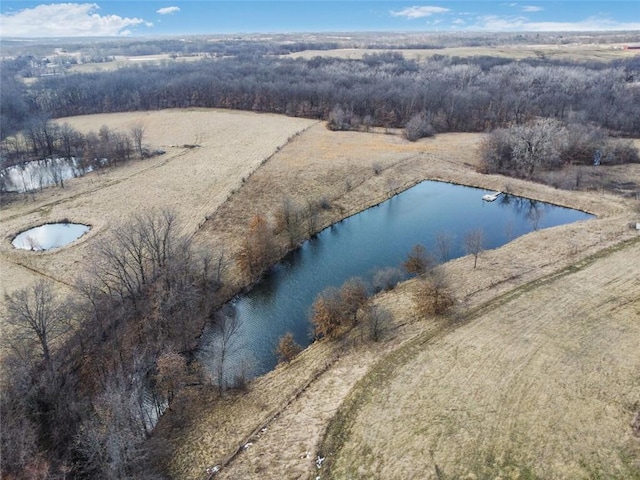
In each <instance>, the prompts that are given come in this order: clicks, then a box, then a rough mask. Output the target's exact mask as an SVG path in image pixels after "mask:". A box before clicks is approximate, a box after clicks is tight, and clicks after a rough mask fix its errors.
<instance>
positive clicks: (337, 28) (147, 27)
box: [0, 0, 640, 38]
mask: <svg viewBox="0 0 640 480" xmlns="http://www.w3.org/2000/svg"><path fill="white" fill-rule="evenodd" d="M616 30H635V31H638V32H639V33H640V2H638V1H637V0H635V1H628V0H608V1H601V0H591V1H590V0H565V1H553V0H537V1H536V0H525V1H522V2H520V1H518V2H515V1H492V0H473V1H469V0H467V1H464V0H460V1H439V2H438V1H428V2H420V1H416V0H408V1H402V0H391V1H368V0H355V1H343V0H322V1H317V0H287V1H274V0H234V1H230V0H227V1H223V0H167V1H156V0H133V1H120V0H96V1H95V2H86V3H85V2H82V3H74V2H52V1H39V2H38V1H22V0H20V1H18V0H2V2H0V37H7V38H9V37H85V36H101V37H104V36H116V37H119V36H158V35H189V34H231V33H299V32H389V31H398V32H415V31H423V32H430V31H431V32H436V31H440V32H456V31H480V32H482V31H484V32H514V31H515V32H517V31H527V32H543V31H616Z"/></svg>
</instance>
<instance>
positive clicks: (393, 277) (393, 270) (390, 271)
mask: <svg viewBox="0 0 640 480" xmlns="http://www.w3.org/2000/svg"><path fill="white" fill-rule="evenodd" d="M404 276H405V274H404V272H403V271H402V270H401V269H400V268H397V267H386V268H380V269H378V270H376V271H375V273H374V274H373V280H372V283H373V289H374V290H375V291H376V292H381V291H383V290H392V289H394V288H395V286H396V285H397V284H398V283H400V282H401V281H402V279H403V278H404Z"/></svg>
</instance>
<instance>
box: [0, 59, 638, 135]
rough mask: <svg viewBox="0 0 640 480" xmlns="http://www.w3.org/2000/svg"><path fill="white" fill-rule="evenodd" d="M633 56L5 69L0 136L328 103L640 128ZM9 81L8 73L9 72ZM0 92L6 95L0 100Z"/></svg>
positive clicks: (352, 119)
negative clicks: (113, 118) (145, 116)
mask: <svg viewBox="0 0 640 480" xmlns="http://www.w3.org/2000/svg"><path fill="white" fill-rule="evenodd" d="M639 72H640V62H638V60H628V61H619V62H617V63H615V64H602V63H589V64H587V63H581V64H578V63H571V62H559V61H544V62H543V61H540V60H522V61H517V62H516V61H510V60H506V59H498V58H489V57H480V58H465V59H462V58H452V57H434V58H431V59H426V60H423V61H421V62H417V61H414V60H407V59H405V58H404V57H403V56H402V55H401V54H399V53H398V52H395V53H389V52H388V53H383V54H371V55H365V56H364V58H363V59H362V60H346V59H338V58H321V57H316V58H313V59H310V60H304V59H290V58H280V57H275V58H274V57H269V56H242V55H241V56H235V57H231V58H221V59H216V60H210V59H205V60H202V61H198V62H182V63H172V64H168V65H140V66H135V67H130V68H122V69H119V70H117V71H113V72H101V73H86V74H72V75H66V76H58V77H48V78H42V79H40V80H38V81H37V82H36V83H34V84H33V85H32V86H30V87H28V88H27V87H25V86H24V85H17V84H16V80H13V81H11V79H8V80H9V84H8V85H7V87H3V90H5V88H7V89H8V90H9V91H10V92H12V93H11V95H10V96H9V95H8V94H7V95H3V107H4V108H3V113H2V114H3V116H5V115H6V118H4V119H3V122H2V123H3V132H2V135H3V137H4V136H6V135H7V134H9V133H11V129H13V130H15V129H16V128H19V127H20V126H21V125H25V124H26V123H28V121H29V120H30V119H31V118H33V117H34V116H35V115H40V114H42V113H43V112H47V113H49V114H51V115H52V116H53V117H63V116H71V115H81V114H92V113H108V112H117V111H135V110H157V109H162V108H187V107H220V108H230V109H239V110H249V111H256V112H271V113H282V114H287V115H291V116H300V117H309V118H321V119H328V118H329V115H330V113H331V112H332V110H334V108H336V106H339V108H340V109H342V111H343V112H345V114H346V115H347V117H348V119H349V121H348V123H349V125H351V124H353V126H354V127H359V126H360V125H362V124H363V123H365V124H371V125H378V126H385V127H404V126H405V125H406V124H407V123H408V122H409V120H410V119H411V118H412V117H413V116H415V115H416V114H420V115H427V116H429V118H430V119H431V125H432V126H433V128H434V129H435V131H438V132H447V131H467V132H469V131H486V130H490V129H493V128H497V127H503V126H506V125H509V124H521V123H525V122H526V121H529V120H532V119H534V118H537V117H545V118H555V119H558V120H560V121H577V122H579V123H585V124H594V125H598V126H601V127H602V128H605V129H608V130H610V131H614V132H618V133H621V134H625V135H637V134H638V132H640V118H639V117H638V115H637V114H636V110H637V107H638V106H639V105H640V89H638V88H636V85H635V83H636V82H637V81H638V79H639V78H640V73H639ZM18 83H19V82H18ZM5 103H6V105H5Z"/></svg>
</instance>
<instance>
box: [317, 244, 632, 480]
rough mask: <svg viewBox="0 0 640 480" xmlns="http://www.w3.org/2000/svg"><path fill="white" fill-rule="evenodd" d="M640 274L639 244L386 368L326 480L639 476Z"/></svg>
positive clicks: (348, 405)
mask: <svg viewBox="0 0 640 480" xmlns="http://www.w3.org/2000/svg"><path fill="white" fill-rule="evenodd" d="M638 265H640V242H638V241H635V242H632V243H631V244H627V245H626V246H625V247H624V248H621V249H616V250H614V251H613V252H611V253H608V254H606V255H605V256H604V257H602V258H597V259H596V260H595V261H591V262H587V263H586V264H584V265H583V266H581V267H578V268H575V267H574V268H569V269H565V270H564V271H562V272H561V273H560V274H554V275H552V276H551V277H548V278H547V279H546V281H542V282H540V281H538V282H534V283H532V284H529V285H525V286H524V287H520V288H519V289H517V290H516V291H515V294H507V295H508V297H506V298H504V299H503V300H504V301H500V300H499V299H498V301H497V302H492V303H491V304H489V307H488V308H486V309H485V310H484V312H483V313H479V316H478V317H477V318H473V319H467V320H471V321H468V322H467V323H464V324H463V325H461V326H459V327H457V328H455V327H454V328H452V329H451V330H450V331H449V332H448V333H445V334H443V335H440V336H436V337H433V334H432V333H428V334H425V335H423V336H422V337H423V338H418V339H417V340H415V341H412V342H411V343H410V344H409V345H408V346H407V347H405V348H403V349H400V350H399V351H397V352H395V353H394V354H392V355H391V356H389V357H387V358H385V359H383V360H382V361H381V362H380V363H379V364H378V366H377V367H375V368H373V369H372V370H371V371H370V373H369V374H368V375H367V376H366V377H365V378H364V379H363V380H362V381H361V382H360V384H359V385H358V386H357V387H356V388H355V389H354V391H353V392H352V394H351V396H350V398H348V399H347V401H346V402H345V403H344V404H343V407H342V408H341V411H340V412H339V413H338V415H337V416H336V417H335V418H334V420H333V423H332V425H331V426H330V429H329V432H330V434H329V436H328V437H327V439H325V443H324V448H325V452H323V453H326V454H327V462H330V463H331V464H332V469H331V472H330V473H331V475H330V476H329V477H327V476H326V473H327V472H325V474H323V475H322V478H323V479H324V478H367V479H371V478H384V479H394V478H397V479H405V478H423V479H428V478H434V479H435V478H437V479H448V478H498V477H501V478H566V479H569V478H620V479H623V478H624V479H629V478H640V439H638V438H637V437H634V436H633V434H632V429H631V421H632V419H633V416H634V413H635V411H637V409H638V405H639V402H640V348H639V346H640V275H639V270H638ZM474 317H475V315H474ZM332 448H333V449H335V450H334V451H331V450H332Z"/></svg>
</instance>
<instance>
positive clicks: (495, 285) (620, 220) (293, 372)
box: [158, 132, 632, 479]
mask: <svg viewBox="0 0 640 480" xmlns="http://www.w3.org/2000/svg"><path fill="white" fill-rule="evenodd" d="M318 133H319V134H321V135H324V132H318ZM344 135H346V136H350V135H351V134H344ZM443 137H444V138H441V139H440V140H441V141H443V143H444V144H445V145H452V144H453V145H455V144H457V143H458V141H459V140H460V139H463V142H464V141H467V140H464V139H470V138H476V139H477V138H481V136H469V135H459V134H450V135H446V136H443ZM432 143H434V139H431V140H427V141H424V142H421V144H422V146H424V147H428V145H429V144H432ZM457 152H458V150H455V151H454V150H445V151H442V150H438V153H437V154H433V153H429V152H425V153H423V154H421V155H412V156H410V157H406V158H405V159H404V160H402V161H400V162H395V163H394V164H393V165H392V166H391V167H389V168H388V169H385V170H384V171H383V172H382V174H381V175H374V176H371V175H368V176H365V178H364V179H363V180H362V181H361V182H359V183H358V186H357V187H355V188H353V189H348V190H346V191H345V190H344V189H341V188H340V187H339V186H337V187H336V186H335V184H334V185H333V186H332V187H330V190H329V191H330V192H334V193H333V194H332V195H331V197H330V200H331V205H332V208H331V210H329V211H326V212H323V216H322V218H321V221H322V229H323V230H324V229H326V228H328V227H330V226H331V225H333V224H336V223H339V222H340V221H341V220H343V219H345V218H348V217H350V216H352V215H355V214H357V213H359V212H360V211H363V210H365V209H366V208H370V207H372V206H375V205H379V204H380V203H382V202H384V201H385V200H387V199H389V198H391V197H393V196H394V195H395V194H398V193H401V192H402V191H404V190H406V189H407V188H410V187H411V186H414V185H416V184H418V183H420V182H422V181H424V180H436V181H442V182H447V183H453V184H459V185H465V186H470V187H476V188H483V189H487V190H494V191H508V192H509V193H512V194H514V195H518V196H523V197H527V198H531V199H535V200H540V201H544V202H548V203H552V204H554V205H558V206H562V207H567V208H573V209H576V210H580V211H583V212H588V213H591V214H594V215H596V217H597V218H596V219H594V220H591V221H590V222H588V223H589V226H588V227H585V226H584V225H583V224H584V223H585V222H579V224H576V225H570V226H563V227H557V228H554V229H550V230H549V231H537V232H533V233H531V234H529V235H526V236H525V237H521V238H519V239H517V240H515V241H514V242H511V244H509V245H506V246H503V247H501V248H499V249H497V250H495V251H488V252H485V256H484V257H483V258H482V259H481V261H480V262H479V268H478V269H477V271H474V270H469V269H468V267H467V266H466V263H467V262H466V259H465V258H464V257H463V258H461V259H457V260H454V261H451V262H448V263H447V264H446V266H445V268H446V269H447V271H449V272H450V274H451V275H454V276H456V278H458V277H460V275H462V274H463V272H464V274H463V276H462V277H460V278H462V279H463V281H462V283H461V284H460V285H459V292H460V293H459V296H458V299H459V301H458V308H460V309H462V310H464V309H467V308H470V307H472V306H473V305H478V304H479V303H481V302H488V301H491V299H492V298H495V297H496V296H497V295H499V294H501V293H504V292H506V291H509V290H511V289H512V288H514V287H516V286H518V285H522V284H523V283H525V282H528V281H531V280H533V279H535V278H539V277H540V276H542V275H545V274H548V273H550V272H553V271H555V270H557V269H558V268H562V266H564V265H567V264H571V263H573V262H576V261H579V259H581V258H585V256H588V255H590V254H593V253H594V252H597V251H599V250H601V249H602V248H605V247H606V246H607V245H611V244H612V243H613V244H615V243H617V242H618V241H620V240H623V239H624V238H628V236H629V230H628V229H626V225H627V222H628V219H629V218H630V217H631V215H632V209H631V205H630V203H629V201H628V200H627V199H624V198H621V197H616V196H614V195H610V194H607V193H602V192H581V191H564V190H557V189H555V188H552V187H549V186H546V185H542V184H534V183H531V182H527V181H525V180H521V179H512V178H508V177H504V176H500V175H483V174H479V173H477V172H476V171H475V168H474V166H473V165H472V164H469V163H467V161H468V158H465V161H462V160H460V159H459V158H460V155H459V154H458V153H457ZM283 153H287V152H286V148H285V149H283V151H282V152H281V154H283ZM296 153H297V152H295V151H294V152H292V153H291V154H290V156H292V157H293V156H294V154H296ZM471 158H473V157H471ZM290 164H291V163H289V164H288V163H287V160H286V158H285V159H282V158H281V157H276V158H275V159H272V160H271V161H270V162H268V163H267V164H265V165H264V166H263V167H261V169H260V170H259V171H257V172H256V173H255V174H254V175H253V176H252V179H251V181H250V182H248V183H247V184H246V185H244V186H243V188H242V189H241V190H239V191H238V192H236V193H235V194H234V195H233V196H232V197H231V198H230V199H229V201H228V202H227V203H226V204H225V205H223V206H222V207H221V209H220V210H219V211H218V212H216V215H214V216H213V217H212V218H211V219H210V221H209V222H207V224H205V225H204V226H203V228H202V229H201V231H200V232H199V234H198V235H199V236H200V237H201V238H204V237H205V236H206V237H208V238H210V237H211V236H213V237H214V238H218V237H219V233H218V231H217V230H216V228H215V227H216V225H217V224H219V225H227V223H226V220H225V219H226V218H229V219H233V220H234V221H235V225H236V227H235V228H234V229H232V230H233V232H236V233H235V238H239V236H240V235H241V233H240V232H242V231H243V229H242V226H241V225H242V222H243V221H245V220H243V219H248V218H250V215H252V214H253V209H252V208H251V202H250V201H248V199H252V198H261V195H264V193H262V192H265V191H271V190H273V186H272V185H273V184H274V182H277V180H276V179H277V178H278V176H279V175H280V173H279V172H280V171H281V170H282V168H287V169H289V170H290V169H291V167H290V166H289V165H290ZM387 181H394V182H396V185H402V186H403V187H404V186H405V185H406V188H404V189H403V188H402V187H395V188H393V189H388V188H385V187H386V186H387V183H386V182H387ZM268 185H271V187H270V188H269V189H268V190H267V186H268ZM331 188H333V190H331ZM243 198H246V200H245V199H243ZM269 198H270V200H268V201H265V202H264V203H263V204H261V206H262V211H263V212H264V211H269V208H274V206H276V205H277V204H278V197H277V196H276V195H275V194H273V193H271V195H270V197H269ZM353 205H357V206H358V208H357V209H354V208H353V207H352V206H353ZM593 222H595V223H593ZM238 224H240V226H238ZM623 227H624V228H623ZM221 238H233V237H232V236H227V237H224V236H222V237H221ZM281 240H282V241H281V242H280V244H281V245H283V250H282V251H283V252H284V253H283V254H282V255H281V258H284V256H285V255H287V254H289V253H290V252H291V251H292V250H294V249H295V248H297V247H294V248H286V247H284V246H285V245H286V241H285V239H284V238H282V239H281ZM567 241H569V243H567ZM549 245H553V247H552V248H550V247H549ZM411 288H412V281H408V282H405V283H404V284H402V285H400V286H399V287H398V288H397V289H396V290H395V291H393V292H390V293H388V294H387V293H385V294H382V295H380V296H378V297H376V302H382V303H383V304H385V305H389V306H390V307H392V308H393V310H394V311H397V312H399V313H398V314H399V315H401V316H404V317H402V318H404V320H402V319H401V320H400V321H399V322H398V323H397V324H395V323H394V325H395V326H394V327H393V332H394V333H393V334H392V335H391V338H388V339H386V340H385V341H384V342H383V343H384V345H381V346H380V347H379V348H382V350H381V351H380V350H379V348H378V347H375V348H373V351H371V348H356V349H355V350H354V351H352V352H347V351H345V350H344V348H345V345H344V344H342V343H341V342H337V343H331V342H316V343H313V344H311V345H310V346H309V347H308V348H307V349H305V351H304V352H303V353H302V354H301V355H300V356H299V357H297V358H296V359H295V360H294V361H293V362H292V363H291V364H289V365H286V366H282V367H277V368H276V369H275V370H273V371H272V372H269V373H267V374H265V375H263V376H261V377H258V378H257V379H255V380H253V381H252V382H251V383H250V385H249V387H248V392H246V393H242V394H240V396H235V395H234V394H232V393H231V394H230V396H229V397H228V398H227V399H226V400H224V399H223V401H222V403H220V401H218V400H216V399H215V392H210V391H209V389H208V387H205V388H194V389H192V390H191V391H190V392H185V394H184V397H182V399H181V400H180V401H179V403H178V404H177V405H176V408H178V409H180V408H182V407H183V406H184V407H185V408H187V409H188V410H189V412H190V413H189V417H191V416H192V415H193V416H194V417H193V418H198V425H197V426H195V427H194V428H192V429H190V430H189V431H185V432H182V434H179V435H177V436H176V437H173V440H172V441H171V443H172V444H173V445H174V451H173V455H172V458H171V459H169V458H167V459H165V460H166V461H168V463H169V464H170V465H169V466H168V468H169V470H170V471H171V472H172V473H173V474H174V475H175V477H176V478H198V477H199V475H200V474H201V472H202V471H204V469H205V468H206V467H207V466H213V465H215V464H216V463H217V462H218V461H223V459H224V458H229V454H230V452H232V451H233V452H235V451H236V450H237V445H239V444H241V443H240V442H243V441H249V440H250V441H252V442H253V443H254V446H253V447H252V449H253V448H257V447H256V443H255V442H257V441H259V442H261V444H262V445H263V446H262V447H261V448H260V449H257V450H255V452H256V453H255V455H262V454H264V455H266V456H267V457H269V458H272V457H274V456H280V455H284V456H286V452H285V450H284V449H285V447H284V445H283V440H282V437H278V436H275V437H274V436H273V435H276V434H275V433H274V434H273V435H271V436H270V435H269V434H268V433H260V434H259V435H258V436H259V437H260V438H258V439H256V438H252V436H251V433H252V432H255V428H256V426H258V425H263V424H265V422H267V421H268V418H271V417H273V418H276V420H274V422H275V424H273V425H270V426H269V430H270V431H271V430H272V431H273V432H276V431H277V432H281V434H282V435H285V436H287V437H288V436H290V435H293V436H295V437H296V438H298V440H297V441H298V442H299V444H305V445H308V446H309V447H310V452H311V453H310V456H309V457H305V458H302V457H299V458H298V459H297V460H294V458H293V457H288V458H290V459H289V460H284V458H280V460H278V462H277V463H278V464H274V463H268V462H267V464H265V462H266V460H265V461H264V462H263V461H261V460H260V461H259V460H258V459H257V458H256V457H255V455H254V454H253V453H248V454H245V452H243V453H242V454H240V455H238V456H237V457H235V460H234V461H233V462H232V464H231V465H229V467H228V469H229V470H228V475H229V476H227V475H225V473H226V472H223V473H222V475H221V478H234V475H235V476H236V478H237V476H242V475H243V474H246V473H247V472H246V471H244V470H243V468H245V467H246V466H249V465H252V462H259V463H261V464H262V465H264V468H265V469H266V470H263V473H265V478H274V479H275V478H281V477H282V475H286V473H284V472H291V471H292V470H290V469H289V470H285V471H283V470H282V468H285V467H287V468H293V470H295V471H296V472H298V473H301V472H304V473H301V474H303V475H309V474H310V473H311V472H312V471H314V461H313V460H314V459H313V458H312V457H313V452H314V448H315V447H313V445H315V444H316V442H318V441H319V439H320V436H321V435H322V432H323V428H324V427H323V426H322V425H324V424H325V423H324V422H326V421H328V419H330V418H331V416H332V415H333V413H332V412H334V411H335V410H334V408H336V409H337V407H338V406H339V404H340V403H341V399H343V398H345V396H346V395H347V394H348V392H349V391H350V389H351V386H352V385H353V383H352V382H356V381H357V380H358V378H360V377H361V376H362V375H364V373H365V372H366V371H367V369H368V368H369V366H370V365H372V364H373V363H372V362H374V361H376V360H378V359H379V358H380V355H384V353H383V352H388V351H391V350H393V349H395V348H397V347H398V346H399V345H401V344H402V343H403V342H405V341H407V339H410V338H412V337H413V336H414V335H416V334H417V333H418V332H421V331H424V330H425V329H429V328H431V326H430V324H429V323H427V324H416V323H414V321H412V320H408V319H407V317H406V315H409V317H408V318H409V319H410V318H411V314H410V313H408V312H407V311H406V308H407V305H408V306H410V303H411V301H410V292H411ZM390 332H391V331H390ZM376 351H377V353H376ZM336 355H337V356H338V360H335V359H336ZM327 363H331V366H330V367H329V368H328V370H327V371H326V372H325V373H323V374H322V375H320V376H319V377H318V378H316V379H315V380H314V381H313V382H312V383H310V384H309V386H308V393H307V391H305V392H302V393H300V392H298V393H297V394H296V392H297V388H298V387H296V385H302V384H304V383H306V382H307V381H308V379H309V378H310V377H309V376H310V375H311V376H314V375H315V373H314V372H316V373H317V372H318V371H319V370H324V366H325V365H327ZM314 365H315V366H314ZM345 369H346V370H345ZM305 379H306V380H305ZM339 379H343V380H344V381H347V380H348V381H347V383H344V382H343V381H342V380H339ZM336 382H338V383H336ZM329 384H331V386H329ZM338 384H339V385H343V386H342V387H338ZM340 388H342V390H340ZM294 394H295V395H297V397H296V398H298V397H299V399H298V400H295V405H296V406H295V407H291V406H289V407H285V405H289V404H290V399H291V398H293V397H291V396H290V395H294ZM183 402H186V403H183ZM214 404H215V405H214ZM321 405H326V409H325V408H324V407H322V408H321ZM329 405H335V407H333V406H329ZM307 406H308V407H309V408H311V410H308V408H307ZM299 408H304V409H305V411H308V412H309V413H310V414H311V412H312V411H313V412H315V413H314V414H313V415H315V414H320V413H321V411H322V412H324V413H322V414H321V417H322V418H323V419H320V418H317V420H315V421H314V422H319V423H313V425H314V426H313V427H311V426H310V424H309V423H308V422H305V423H304V427H303V426H302V425H297V426H296V424H295V416H292V415H293V412H294V411H296V410H297V409H299ZM314 409H315V410H314ZM285 410H286V411H288V412H290V414H289V415H286V414H285ZM274 412H275V413H274ZM183 413H184V412H183ZM267 413H268V414H269V415H267V416H266V417H265V415H266V414H267ZM274 415H275V417H274ZM314 418H315V417H314ZM252 419H253V420H252ZM164 420H167V421H168V423H170V419H169V418H166V419H164ZM162 423H163V421H161V424H162ZM214 425H216V426H215V427H214ZM279 425H280V426H279ZM164 428H166V423H165V424H164V425H161V426H160V430H159V431H158V434H159V435H163V434H162V432H163V431H164ZM211 429H223V430H225V431H229V432H231V431H233V432H236V434H235V435H231V436H227V435H221V436H216V437H215V440H214V437H211V438H210V441H205V442H204V443H203V441H202V440H203V438H204V437H203V435H204V436H205V437H208V434H207V433H205V432H206V431H208V430H209V431H212V430H211ZM283 429H284V430H283ZM299 429H302V430H300V431H299ZM285 431H286V432H287V433H284V432H285ZM193 439H200V440H198V442H197V443H194V442H193V441H192V440H193ZM225 445H227V446H228V447H231V449H228V448H227V447H225ZM290 448H291V446H289V447H287V451H289V453H291V452H290V450H288V449H290ZM225 452H227V453H225ZM258 452H263V453H262V454H261V453H258ZM247 462H248V463H247ZM287 462H288V463H287ZM253 464H254V465H255V463H253ZM267 465H269V467H267ZM283 466H285V467H283ZM234 472H235V473H234ZM239 472H244V473H239ZM267 472H270V473H267Z"/></svg>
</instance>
